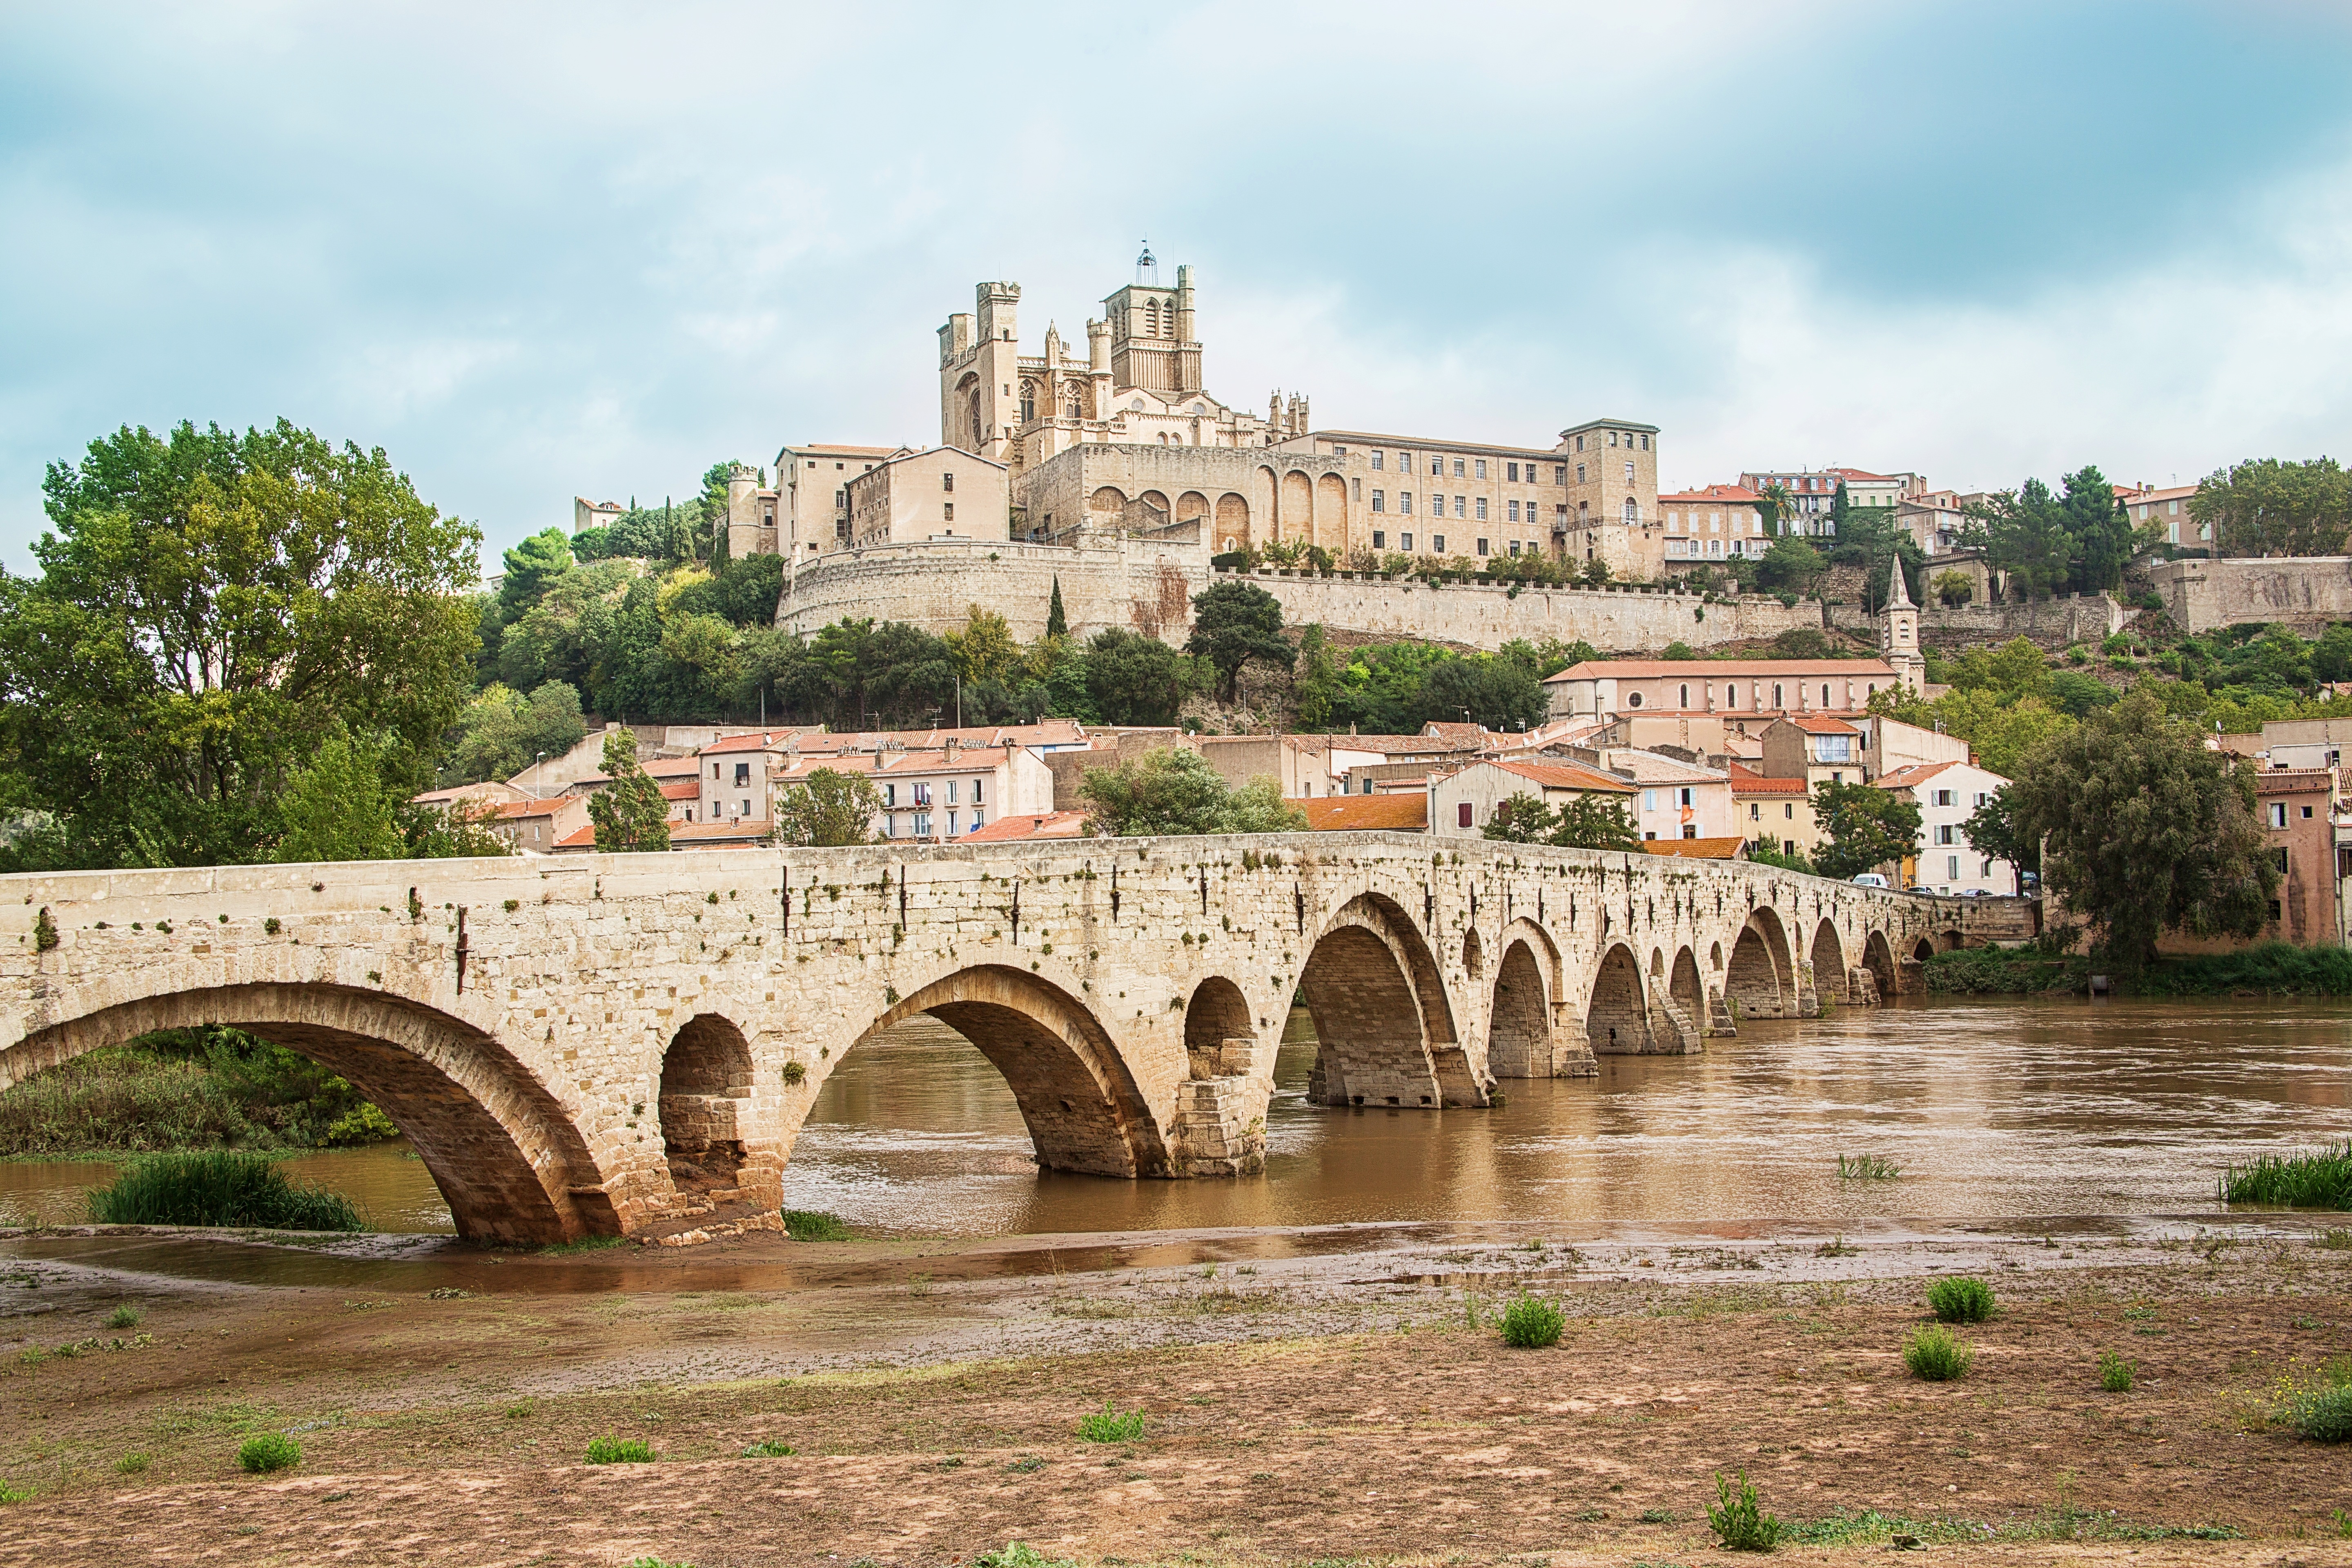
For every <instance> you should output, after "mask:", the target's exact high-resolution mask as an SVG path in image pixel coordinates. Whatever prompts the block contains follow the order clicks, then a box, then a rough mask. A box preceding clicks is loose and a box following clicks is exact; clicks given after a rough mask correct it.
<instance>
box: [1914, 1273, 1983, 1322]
mask: <svg viewBox="0 0 2352 1568" xmlns="http://www.w3.org/2000/svg"><path fill="white" fill-rule="evenodd" d="M1992 1306H1993V1303H1992V1287H1991V1286H1990V1285H1988V1284H1986V1283H1985V1282H1984V1281H1983V1280H1981V1279H1976V1278H1974V1277H1972V1276H1970V1275H1967V1274H1959V1275H1955V1276H1953V1277H1952V1278H1951V1279H1938V1280H1937V1281H1936V1282H1935V1283H1934V1284H1933V1285H1930V1286H1928V1287H1927V1310H1929V1311H1931V1312H1933V1313H1935V1314H1936V1318H1937V1321H1939V1322H1946V1323H1981V1322H1983V1321H1985V1320H1986V1319H1987V1318H1990V1317H1991V1316H1992Z"/></svg>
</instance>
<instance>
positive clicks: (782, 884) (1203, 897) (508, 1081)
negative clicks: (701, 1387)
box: [0, 834, 1994, 1242]
mask: <svg viewBox="0 0 2352 1568" xmlns="http://www.w3.org/2000/svg"><path fill="white" fill-rule="evenodd" d="M0 892H5V899H0V930H5V927H6V926H9V925H13V926H14V927H15V929H14V930H13V931H6V935H8V936H11V937H13V938H14V939H15V940H14V941H13V942H0V1084H5V1083H7V1082H13V1081H15V1080H16V1079H20V1078H22V1077H24V1076H25V1075H26V1074H27V1073H30V1072H33V1071H37V1070H38V1069H40V1068H44V1067H47V1066H49V1065H52V1064H54V1063H56V1062H58V1061H61V1060H64V1059H66V1058H68V1057H70V1056H72V1055H75V1054H78V1053H79V1052H80V1051H83V1050H88V1049H90V1048H92V1047H98V1046H102V1045H108V1044H113V1043H117V1042H120V1041H121V1040H123V1039H127V1038H130V1037H133V1036H135V1035H137V1034H140V1033H144V1032H147V1031H149V1030H152V1029H155V1028H163V1027H181V1026H194V1025H201V1024H224V1025H234V1026H238V1027H243V1028H247V1029H250V1030H252V1031H253V1032H255V1033H257V1034H260V1035H262V1036H264V1037H268V1038H272V1039H276V1040H278V1041H280V1042H281V1043H283V1044H285V1045H287V1046H289V1047H291V1048H294V1049H297V1050H301V1051H305V1052H307V1053H309V1054H310V1055H312V1056H314V1057H316V1058H318V1059H320V1060H321V1061H322V1062H324V1063H326V1064H327V1065H329V1066H331V1067H332V1068H334V1069H335V1070H336V1071H338V1072H341V1073H342V1074H343V1075H344V1076H346V1077H347V1078H349V1079H352V1082H353V1083H355V1084H357V1085H358V1086H359V1087H360V1088H361V1089H362V1091H364V1092H366V1093H367V1094H368V1095H369V1096H370V1098H371V1099H373V1100H376V1101H377V1103H379V1104H381V1105H382V1106H383V1108H384V1109H385V1110H386V1111H387V1112H388V1113H389V1114H391V1116H392V1117H393V1119H394V1121H395V1122H397V1123H398V1124H399V1125H400V1126H401V1127H402V1128H403V1130H404V1131H406V1132H407V1133H408V1134H409V1135H410V1136H411V1138H412V1139H413V1140H414V1141H415V1144H416V1146H417V1149H418V1152H419V1153H420V1155H421V1156H422V1157H423V1158H424V1159H425V1163H426V1164H427V1166H428V1167H429V1168H430V1169H431V1170H432V1173H433V1174H434V1176H435V1178H436V1181H438V1182H439V1183H440V1184H441V1186H442V1189H443V1191H444V1193H445V1194H446V1195H447V1196H448V1197H449V1200H450V1204H451V1207H452V1210H453V1212H454V1213H456V1215H457V1223H458V1226H459V1227H460V1229H461V1231H462V1232H463V1233H464V1234H466V1235H468V1236H472V1237H480V1238H483V1239H487V1240H503V1241H515V1242H523V1241H544V1240H548V1239H554V1238H559V1237H571V1236H578V1235H583V1234H590V1233H612V1232H615V1231H619V1232H626V1233H632V1234H641V1233H642V1234H650V1233H654V1232H658V1231H662V1230H664V1229H676V1228H685V1227H687V1226H693V1225H701V1224H708V1223H710V1222H711V1221H713V1220H714V1219H723V1218H725V1217H727V1216H728V1215H741V1214H752V1213H758V1212H761V1211H763V1210H765V1211H772V1209H773V1208H774V1207H775V1206H776V1204H777V1202H778V1200H779V1196H780V1194H781V1190H782V1171H783V1168H784V1166H785V1163H786V1162H787V1161H789V1159H790V1158H791V1154H792V1149H793V1142H794V1141H795V1139H796V1138H797V1136H798V1133H799V1129H800V1126H801V1124H802V1121H803V1120H804V1118H805V1117H806V1115H807V1113H808V1110H809V1108H810V1106H811V1104H812V1103H813V1102H814V1099H815V1097H816V1095H817V1093H818V1092H819V1091H820V1089H822V1087H823V1085H824V1082H825V1080H826V1079H828V1078H829V1077H830V1076H831V1074H832V1073H833V1071H834V1070H835V1068H838V1067H839V1066H840V1064H841V1062H842V1061H843V1060H844V1059H845V1058H846V1057H847V1056H848V1054H849V1053H850V1051H851V1050H853V1049H855V1048H856V1047H858V1046H860V1045H861V1044H863V1043H866V1042H867V1041H869V1040H871V1039H872V1038H873V1037H875V1036H876V1035H877V1034H878V1033H879V1032H880V1031H881V1030H883V1029H885V1028H887V1027H888V1026H891V1025H893V1024H895V1023H897V1022H899V1021H901V1020H903V1019H905V1018H907V1017H909V1016H913V1015H915V1014H918V1013H922V1014H929V1015H930V1016H934V1017H936V1018H939V1019H940V1020H941V1021H943V1022H945V1023H947V1024H948V1025H949V1026H950V1027H952V1028H955V1029H956V1030H958V1031H959V1032H961V1033H962V1034H963V1035H964V1036H965V1037H968V1038H970V1039H971V1041H972V1043H973V1044H974V1045H975V1046H976V1047H978V1048H979V1049H980V1050H981V1051H982V1053H983V1054H984V1055H986V1056H987V1057H988V1058H989V1060H990V1061H991V1062H992V1063H993V1064H994V1065H995V1066H996V1068H998V1069H999V1070H1000V1071H1001V1072H1002V1073H1003V1075H1004V1078H1005V1079H1006V1082H1007V1084H1008V1085H1009V1086H1010V1088H1011V1089H1012V1090H1013V1095H1014V1098H1015V1099H1016V1100H1018V1101H1019V1103H1020V1105H1021V1109H1022V1113H1023V1115H1024V1119H1025V1120H1026V1121H1027V1123H1028V1127H1029V1131H1030V1135H1031V1139H1032V1142H1034V1145H1035V1148H1036V1152H1037V1157H1038V1159H1039V1161H1040V1163H1041V1164H1043V1165H1045V1166H1047V1167H1049V1168H1057V1169H1065V1170H1074V1171H1086V1172H1094V1173H1102V1174H1108V1175H1121V1176H1187V1175H1207V1174H1216V1173H1234V1172H1242V1171H1248V1170H1253V1169H1256V1168H1258V1167H1259V1166H1260V1165H1261V1164H1262V1163H1263V1159H1264V1136H1265V1134H1264V1119H1265V1108H1266V1105H1267V1103H1268V1101H1269V1100H1270V1097H1271V1095H1272V1092H1273V1072H1274V1059H1275V1053H1276V1047H1278V1045H1279V1042H1280V1039H1281V1036H1282V1030H1283V1025H1284V1022H1285V1020H1286V1017H1287V1016H1288V1013H1289V1010H1290V1006H1291V1003H1292V999H1293V997H1294V996H1295V995H1296V996H1299V997H1302V998H1303V999H1304V1001H1305V1004H1306V1005H1307V1008H1308V1011H1309V1012H1310V1014H1311V1015H1312V1016H1313V1020H1314V1023H1315V1026H1316V1030H1317V1034H1318V1038H1319V1039H1320V1041H1321V1045H1320V1047H1319V1048H1318V1062H1317V1065H1316V1070H1315V1075H1314V1079H1313V1082H1312V1085H1311V1090H1312V1092H1313V1093H1314V1095H1315V1097H1316V1098H1318V1100H1322V1101H1324V1102H1325V1103H1328V1104H1332V1105H1345V1106H1365V1107H1387V1106H1396V1107H1399V1108H1401V1109H1422V1108H1424V1107H1425V1108H1428V1109H1430V1110H1440V1109H1442V1108H1448V1107H1451V1108H1458V1109H1467V1108H1474V1107H1476V1106H1478V1105H1481V1104H1484V1103H1486V1101H1487V1100H1488V1099H1489V1098H1490V1095H1491V1090H1492V1087H1493V1085H1494V1083H1495V1080H1496V1077H1497V1076H1498V1074H1511V1075H1520V1076H1525V1075H1545V1076H1549V1075H1551V1074H1573V1073H1577V1072H1580V1071H1583V1072H1589V1071H1591V1064H1592V1060H1593V1057H1594V1055H1595V1053H1603V1054H1605V1053H1607V1052H1610V1051H1657V1050H1670V1051H1681V1050H1691V1049H1697V1048H1701V1047H1702V1046H1703V1039H1704V1036H1705V1035H1706V1034H1708V1033H1716V1032H1721V1031H1722V1030H1723V1029H1724V1028H1725V1027H1726V1026H1728V1025H1729V1023H1730V1021H1731V1020H1732V1019H1734V1018H1735V1017H1737V1018H1740V1019H1755V1018H1759V1017H1795V1016H1803V1015H1806V1014H1809V1013H1811V1012H1812V1011H1815V1010H1817V1008H1818V1005H1819V1001H1820V999H1821V998H1822V997H1832V998H1834V999H1837V1000H1845V999H1847V997H1848V996H1849V994H1850V987H1849V985H1848V983H1847V978H1846V977H1847V975H1848V973H1849V972H1850V971H1852V970H1853V969H1857V968H1858V969H1861V970H1863V971H1864V972H1866V973H1870V974H1871V975H1872V976H1874V988H1875V989H1876V990H1877V991H1879V992H1881V993H1885V994H1893V993H1894V992H1895V990H1896V989H1897V986H1898V983H1899V981H1900V979H1901V969H1900V964H1901V963H1902V962H1903V960H1904V959H1906V958H1908V957H1911V956H1912V955H1914V954H1915V953H1916V952H1917V950H1918V948H1919V944H1921V943H1922V942H1925V943H1927V946H1928V948H1929V949H1930V950H1932V949H1933V948H1935V947H1937V946H1940V945H1945V944H1946V943H1947V942H1948V941H1953V940H1957V941H1966V940H1969V934H1970V932H1971V931H1973V930H1974V924H1973V923H1972V922H1975V921H1982V920H1989V919H1990V916H1991V915H1992V912H1993V911H1991V910H1982V911H1981V912H1980V911H1979V910H1978V909H1974V908H1969V907H1959V908H1950V907H1948V906H1954V905H1958V906H1974V905H1990V904H1991V903H1993V902H1994V901H1993V900H1932V899H1927V900H1923V899H1920V898H1917V897H1915V896H1911V895H1905V894H1899V893H1887V892H1882V891H1876V890H1873V889H1862V888H1856V887H1853V886H1852V885H1850V884H1845V883H1835V882H1828V881H1824V880H1822V879H1817V878H1809V877H1801V876H1797V875H1795V874H1792V873H1789V872H1785V871H1780V870H1778V869H1776V868H1767V867H1758V866H1748V865H1744V864H1721V863H1713V862H1696V861H1690V860H1682V859H1667V858H1660V857H1650V856H1643V855H1633V856H1626V855H1619V854H1607V853H1597V852H1589V851H1578V850H1556V849H1549V848H1540V847H1528V846H1520V845H1507V844H1492V843H1487V842H1486V841H1483V840H1471V839H1465V840H1451V839H1449V840H1442V841H1440V840H1433V839H1431V838H1429V837H1425V836H1420V835H1396V834H1311V835H1295V836H1291V835H1283V836H1271V837H1218V838H1159V839H1091V840H1076V841H1067V840H1065V841H1058V842H1054V843H1048V844H1011V845H988V846H974V847H962V846H944V847H910V846H898V845H874V846H866V847H857V848H849V849H827V850H788V851H777V850H758V849H752V850H729V851H697V852H693V853H679V854H671V855H645V856H632V855H591V856H580V857H567V858H560V859H528V860H525V859H497V860H431V861H385V862H352V863H345V864H338V865H329V866H258V867H220V868H194V869H180V870H159V871H122V872H79V873H68V874H59V875H48V876H20V877H11V878H5V879H0ZM1979 940H1981V939H1980V938H1979Z"/></svg>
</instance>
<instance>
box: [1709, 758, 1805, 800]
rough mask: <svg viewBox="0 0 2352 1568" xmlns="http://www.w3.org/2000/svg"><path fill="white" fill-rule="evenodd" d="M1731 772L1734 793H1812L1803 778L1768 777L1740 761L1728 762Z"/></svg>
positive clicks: (1732, 791)
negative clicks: (1741, 764)
mask: <svg viewBox="0 0 2352 1568" xmlns="http://www.w3.org/2000/svg"><path fill="white" fill-rule="evenodd" d="M1728 766H1729V768H1730V772H1731V793H1732V794H1734V795H1806V794H1809V793H1811V791H1810V789H1809V787H1808V786H1807V784H1805V781H1804V780H1802V779H1775V778H1767V777H1765V776H1764V775H1763V774H1762V773H1758V772H1756V771H1755V770H1754V769H1752V768H1743V767H1741V766H1740V765H1739V764H1738V763H1728Z"/></svg>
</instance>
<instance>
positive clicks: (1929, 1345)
mask: <svg viewBox="0 0 2352 1568" xmlns="http://www.w3.org/2000/svg"><path fill="white" fill-rule="evenodd" d="M1976 1359H1977V1348H1976V1346H1974V1345H1972V1344H1970V1343H1969V1342H1967V1341H1966V1340H1963V1339H1961V1338H1959V1337H1958V1335H1956V1334H1954V1333H1953V1332H1952V1331H1951V1330H1949V1329H1948V1328H1946V1327H1944V1325H1943V1324H1941V1323H1937V1324H1936V1325H1935V1326H1934V1327H1932V1328H1926V1329H1921V1330H1919V1331H1917V1332H1916V1333H1914V1334H1913V1335H1912V1336H1911V1337H1910V1338H1909V1339H1907V1340H1905V1341H1904V1342H1903V1364H1904V1365H1905V1366H1907V1367H1909V1368H1910V1369H1911V1375H1912V1376H1914V1377H1916V1378H1920V1379H1923V1380H1925V1381H1926V1382H1928V1383H1949V1382H1951V1381H1952V1380H1953V1379H1955V1378H1960V1377H1966V1376H1967V1375H1968V1374H1969V1365H1970V1364H1971V1363H1974V1362H1975V1360H1976Z"/></svg>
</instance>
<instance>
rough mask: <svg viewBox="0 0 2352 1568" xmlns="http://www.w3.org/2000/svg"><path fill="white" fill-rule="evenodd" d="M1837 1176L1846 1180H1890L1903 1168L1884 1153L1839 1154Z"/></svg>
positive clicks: (1899, 1173) (1900, 1172) (1901, 1171)
mask: <svg viewBox="0 0 2352 1568" xmlns="http://www.w3.org/2000/svg"><path fill="white" fill-rule="evenodd" d="M1837 1163H1838V1178H1839V1180H1841V1181H1847V1182H1891V1181H1893V1180H1894V1179H1895V1177H1897V1176H1899V1175H1901V1174H1902V1173H1903V1168H1902V1167H1901V1166H1900V1165H1897V1164H1896V1163H1895V1162H1894V1161H1892V1160H1890V1159H1888V1158H1886V1156H1885V1155H1884V1154H1840V1155H1839V1156H1838V1157H1837Z"/></svg>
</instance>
